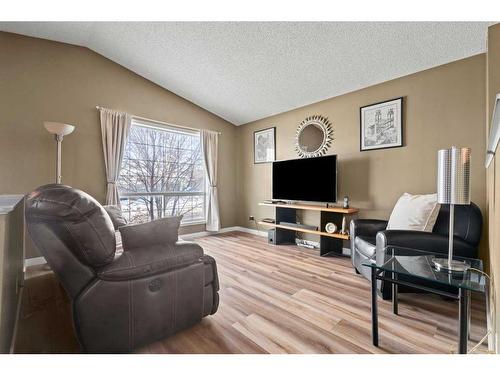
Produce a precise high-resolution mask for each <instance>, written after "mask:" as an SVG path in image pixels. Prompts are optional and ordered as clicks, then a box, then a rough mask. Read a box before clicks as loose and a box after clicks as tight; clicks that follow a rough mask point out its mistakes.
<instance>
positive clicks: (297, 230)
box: [259, 205, 349, 240]
mask: <svg viewBox="0 0 500 375" xmlns="http://www.w3.org/2000/svg"><path fill="white" fill-rule="evenodd" d="M287 206H289V205H287ZM325 208H326V207H325ZM259 224H260V225H267V226H270V227H274V228H281V229H287V230H292V231H295V232H303V233H310V234H317V235H318V236H325V237H332V238H339V239H341V240H349V235H348V234H340V233H328V232H321V231H319V230H312V229H306V228H301V227H292V226H288V225H281V224H274V223H266V222H265V221H259Z"/></svg>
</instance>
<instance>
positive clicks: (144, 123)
mask: <svg viewBox="0 0 500 375" xmlns="http://www.w3.org/2000/svg"><path fill="white" fill-rule="evenodd" d="M131 121H132V123H131V127H133V126H140V127H144V128H150V129H154V130H160V131H170V132H175V133H181V134H193V135H197V136H198V137H201V134H200V131H198V130H192V129H187V128H183V127H177V126H175V125H167V124H164V123H159V122H158V123H157V122H155V121H152V120H145V119H140V118H136V117H132V120H131ZM200 141H201V140H200ZM207 184H208V182H207V176H206V173H204V175H203V189H204V190H203V191H198V192H192V191H189V192H174V191H172V192H122V191H120V198H129V197H130V198H133V197H140V196H144V195H147V196H202V197H203V215H204V218H203V219H202V220H193V221H184V220H183V221H182V222H181V225H180V226H181V227H184V226H190V225H201V224H206V223H207V187H208V185H207Z"/></svg>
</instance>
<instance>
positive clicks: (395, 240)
mask: <svg viewBox="0 0 500 375" xmlns="http://www.w3.org/2000/svg"><path fill="white" fill-rule="evenodd" d="M448 241H449V239H448V236H443V235H441V234H436V233H431V232H421V231H415V230H383V231H380V232H378V233H377V237H376V245H377V250H376V251H377V260H378V254H379V253H380V252H382V251H383V249H384V248H385V247H387V246H399V247H405V248H409V249H415V250H421V251H423V252H429V253H439V254H448V243H449V242H448ZM453 255H455V256H458V257H464V258H477V249H476V248H474V247H473V246H471V245H469V244H468V243H467V242H465V241H463V240H461V239H460V238H458V237H455V238H454V239H453Z"/></svg>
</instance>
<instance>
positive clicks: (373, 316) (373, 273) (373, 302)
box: [371, 267, 378, 346]
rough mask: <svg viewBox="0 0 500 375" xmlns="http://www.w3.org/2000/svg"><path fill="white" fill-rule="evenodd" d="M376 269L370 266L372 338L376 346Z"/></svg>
mask: <svg viewBox="0 0 500 375" xmlns="http://www.w3.org/2000/svg"><path fill="white" fill-rule="evenodd" d="M376 276H377V270H376V269H375V267H372V280H371V281H372V340H373V345H374V346H378V313H377V277H376Z"/></svg>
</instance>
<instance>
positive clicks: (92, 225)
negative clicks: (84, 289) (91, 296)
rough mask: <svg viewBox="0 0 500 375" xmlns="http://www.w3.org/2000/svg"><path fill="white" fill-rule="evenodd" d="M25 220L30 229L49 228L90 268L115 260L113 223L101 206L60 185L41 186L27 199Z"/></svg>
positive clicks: (75, 190)
mask: <svg viewBox="0 0 500 375" xmlns="http://www.w3.org/2000/svg"><path fill="white" fill-rule="evenodd" d="M26 218H27V221H28V225H29V224H30V223H44V224H46V225H48V226H49V227H50V228H51V229H52V230H53V231H54V233H56V234H57V235H58V236H60V237H61V239H63V240H64V241H65V243H67V245H68V247H69V248H70V249H69V250H70V251H72V252H73V253H74V254H75V256H77V257H78V259H80V261H82V262H83V263H85V264H87V265H88V266H91V267H94V268H98V267H102V266H105V265H107V264H109V263H110V262H111V261H112V260H113V258H114V255H115V250H116V239H115V231H114V227H113V223H112V222H111V219H110V217H109V215H108V214H107V213H106V211H105V210H104V208H103V207H102V206H101V205H100V204H99V202H97V200H95V199H94V198H93V197H91V196H90V195H89V194H87V193H84V192H83V191H81V190H78V189H73V188H72V187H70V186H66V185H60V184H50V185H44V186H40V187H39V188H37V189H36V190H34V191H33V192H32V193H31V194H29V195H28V197H27V199H26ZM33 240H34V241H35V243H36V242H37V241H38V240H42V239H36V238H34V239H33Z"/></svg>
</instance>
